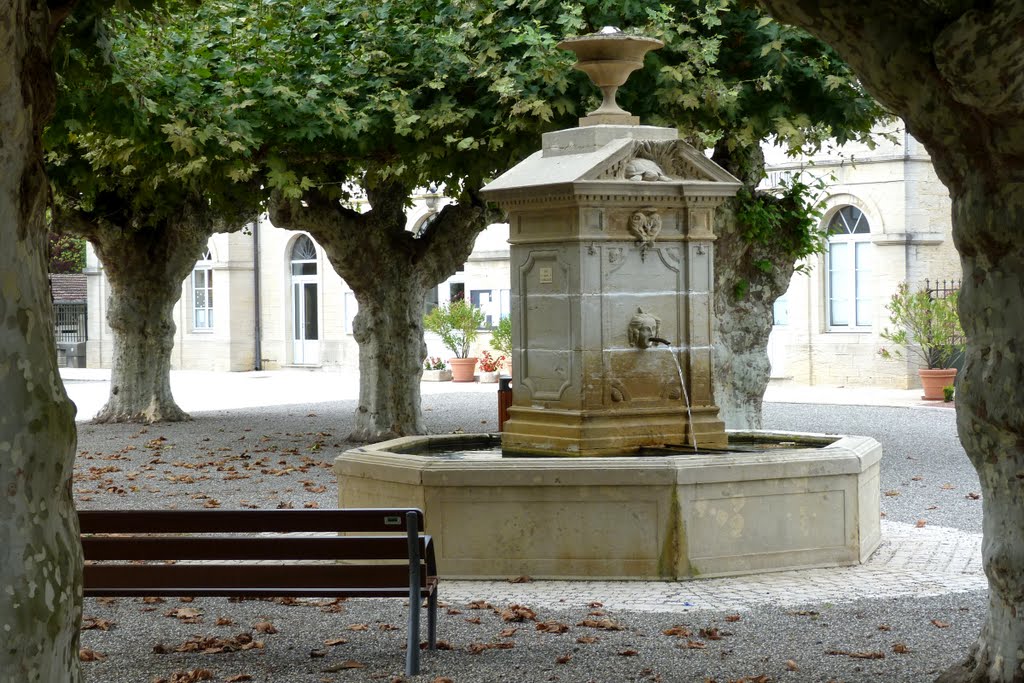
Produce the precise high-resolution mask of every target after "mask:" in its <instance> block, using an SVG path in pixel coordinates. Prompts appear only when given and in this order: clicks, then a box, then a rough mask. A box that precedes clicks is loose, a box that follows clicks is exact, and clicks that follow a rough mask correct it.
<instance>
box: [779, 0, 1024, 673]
mask: <svg viewBox="0 0 1024 683" xmlns="http://www.w3.org/2000/svg"><path fill="white" fill-rule="evenodd" d="M762 4H764V5H765V6H767V7H769V8H770V10H771V11H772V12H773V14H775V15H776V16H777V17H778V18H780V19H781V20H783V21H787V22H790V23H795V24H798V25H800V26H803V27H805V28H807V29H809V30H810V31H812V32H814V33H816V34H817V35H818V36H820V37H821V38H822V39H824V40H825V41H826V42H829V43H831V44H832V45H833V46H834V47H835V48H836V49H837V50H838V51H839V52H840V53H841V54H842V55H843V57H844V58H845V59H846V60H847V61H848V62H849V63H850V65H851V66H852V67H853V69H854V70H855V71H856V72H857V73H858V75H859V76H860V78H861V79H862V81H863V83H864V84H865V86H866V87H867V88H868V89H869V90H870V91H872V92H873V93H874V94H875V96H876V97H878V98H879V99H880V100H881V101H882V102H883V103H884V104H886V105H887V106H889V107H890V108H892V109H893V111H895V112H896V113H897V114H899V115H900V116H902V117H903V119H904V121H906V123H907V129H908V130H909V131H910V132H911V133H912V134H913V135H914V136H915V137H916V138H918V139H919V140H921V141H922V142H923V143H924V145H925V146H926V147H927V148H928V151H929V153H930V154H931V157H932V161H933V162H934V164H935V169H936V172H937V173H938V175H939V177H940V178H941V179H942V181H943V182H944V183H945V184H946V186H947V187H948V188H949V190H950V195H951V196H952V199H953V215H952V218H953V237H954V240H955V242H956V245H957V249H958V250H959V251H960V257H961V264H962V266H963V286H962V289H961V291H960V318H961V322H962V323H963V327H964V331H965V332H966V335H967V352H966V359H965V363H964V369H963V371H962V372H961V373H960V374H959V376H958V381H957V385H958V386H957V426H958V430H959V433H960V440H961V442H962V443H963V445H964V449H965V450H966V451H967V455H968V457H970V459H971V462H972V463H973V464H974V466H975V468H976V469H977V470H978V477H979V479H980V481H981V487H982V494H983V501H984V514H985V517H984V526H983V530H984V543H983V546H982V553H983V557H984V564H985V573H986V575H987V577H988V583H989V609H988V614H987V616H986V619H985V623H984V625H983V626H982V630H981V634H980V635H979V637H978V640H977V642H976V643H975V644H974V646H972V648H971V650H970V652H969V653H968V657H967V659H966V660H965V661H964V662H962V663H961V664H959V665H957V666H955V667H953V668H952V669H950V670H949V671H947V672H946V673H945V674H943V676H942V677H941V678H940V679H939V680H941V681H943V682H944V683H964V682H972V683H1011V682H1018V681H1024V495H1022V492H1024V488H1022V486H1024V383H1022V380H1024V355H1022V353H1021V348H1020V340H1021V339H1022V338H1024V31H1022V30H1021V29H1022V27H1024V5H1022V4H1021V3H1020V2H1018V1H1016V0H996V1H994V2H978V3H967V2H950V3H938V2H924V1H921V2H915V3H890V2H887V1H886V2H883V1H882V0H875V1H873V2H867V3H847V2H843V1H840V0H829V1H825V2H815V3H810V2H799V1H795V0H762ZM975 6H977V9H974V7H975Z"/></svg>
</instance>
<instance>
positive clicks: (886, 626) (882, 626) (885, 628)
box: [878, 624, 892, 631]
mask: <svg viewBox="0 0 1024 683" xmlns="http://www.w3.org/2000/svg"><path fill="white" fill-rule="evenodd" d="M878 630H879V631H891V630H892V626H889V624H879V625H878Z"/></svg>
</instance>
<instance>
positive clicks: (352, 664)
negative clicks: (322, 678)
mask: <svg viewBox="0 0 1024 683" xmlns="http://www.w3.org/2000/svg"><path fill="white" fill-rule="evenodd" d="M365 668H366V665H365V664H363V663H362V662H357V661H356V660H354V659H346V660H345V661H344V662H339V663H338V664H333V665H331V666H329V667H327V668H325V669H324V672H325V673H337V672H339V671H344V670H345V669H365Z"/></svg>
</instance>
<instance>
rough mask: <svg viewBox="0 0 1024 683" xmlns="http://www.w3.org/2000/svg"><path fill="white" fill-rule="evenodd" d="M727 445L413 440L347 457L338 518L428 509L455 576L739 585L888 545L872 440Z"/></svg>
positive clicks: (443, 567) (736, 437) (444, 566)
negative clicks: (607, 446) (632, 449)
mask: <svg viewBox="0 0 1024 683" xmlns="http://www.w3.org/2000/svg"><path fill="white" fill-rule="evenodd" d="M729 442H730V445H731V446H734V447H732V448H730V449H727V451H728V452H709V453H690V454H674V455H638V456H629V457H600V458H510V457H502V456H501V452H500V446H499V444H500V437H499V436H498V435H488V434H475V435H474V434H458V435H445V436H416V437H406V438H401V439H393V440H391V441H385V442H382V443H377V444H372V445H369V446H364V447H360V448H354V449H351V450H349V451H346V452H345V453H343V454H342V455H340V456H338V458H337V459H336V460H335V462H334V471H335V474H336V475H337V477H338V489H339V492H338V501H339V504H340V505H341V507H383V506H392V505H394V506H411V507H412V506H414V507H419V508H421V509H422V510H423V511H424V515H425V518H426V524H427V532H428V533H430V534H432V535H433V537H434V541H435V543H436V545H437V560H438V565H439V571H440V572H441V575H442V576H445V577H448V578H508V577H511V576H521V575H528V576H531V577H533V578H559V579H570V578H618V579H663V580H672V579H685V578H694V577H711V576H729V575H736V574H751V573H758V572H768V571H779V570H785V569H799V568H808V567H830V566H843V565H852V564H857V563H860V562H863V561H865V560H866V559H867V558H868V556H870V554H871V553H872V552H873V551H874V549H875V548H876V547H877V546H878V543H879V540H880V537H881V530H880V520H879V502H880V498H879V464H880V461H881V457H882V447H881V445H880V444H879V443H878V442H877V441H875V440H874V439H871V438H868V437H862V436H823V435H814V434H800V433H787V432H750V433H745V432H730V434H729ZM758 443H759V444H760V445H752V444H758ZM495 446H498V448H495Z"/></svg>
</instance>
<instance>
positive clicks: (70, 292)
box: [50, 273, 87, 303]
mask: <svg viewBox="0 0 1024 683" xmlns="http://www.w3.org/2000/svg"><path fill="white" fill-rule="evenodd" d="M50 291H51V292H53V301H54V302H55V303H85V300H86V298H87V294H86V286H85V275H83V274H81V273H61V274H58V273H50Z"/></svg>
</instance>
